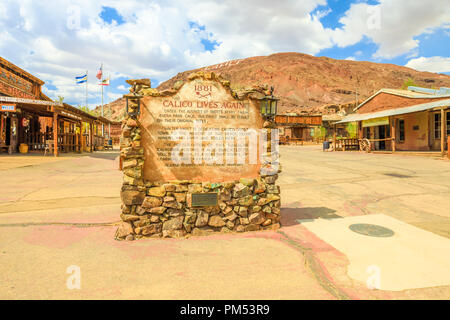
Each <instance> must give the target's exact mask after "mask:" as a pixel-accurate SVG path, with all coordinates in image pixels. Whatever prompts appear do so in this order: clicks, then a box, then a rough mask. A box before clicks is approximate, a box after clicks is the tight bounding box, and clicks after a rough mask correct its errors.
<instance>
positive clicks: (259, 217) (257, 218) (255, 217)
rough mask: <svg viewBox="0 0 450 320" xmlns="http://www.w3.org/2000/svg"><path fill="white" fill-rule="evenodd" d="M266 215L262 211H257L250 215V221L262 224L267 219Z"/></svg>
mask: <svg viewBox="0 0 450 320" xmlns="http://www.w3.org/2000/svg"><path fill="white" fill-rule="evenodd" d="M265 219H266V218H265V217H264V215H263V214H262V213H261V212H255V213H252V214H251V215H250V217H248V221H249V222H250V223H252V224H261V223H263V222H264V221H265Z"/></svg>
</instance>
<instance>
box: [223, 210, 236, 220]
mask: <svg viewBox="0 0 450 320" xmlns="http://www.w3.org/2000/svg"><path fill="white" fill-rule="evenodd" d="M237 218H238V215H237V214H236V213H234V212H233V213H232V214H230V215H228V216H225V220H229V221H234V220H236V219H237Z"/></svg>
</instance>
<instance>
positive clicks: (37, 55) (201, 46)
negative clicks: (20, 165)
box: [0, 0, 450, 108]
mask: <svg viewBox="0 0 450 320" xmlns="http://www.w3.org/2000/svg"><path fill="white" fill-rule="evenodd" d="M237 8H238V9H237ZM449 35H450V6H448V4H447V0H445V1H444V0H433V5H430V4H429V2H425V1H423V2H421V1H409V0H408V1H407V0H367V1H364V0H354V1H338V0H303V1H298V0H278V1H277V2H276V5H274V4H273V1H270V0H247V1H242V0H228V1H212V0H166V1H156V0H153V1H152V0H148V1H138V0H126V1H121V0H98V1H89V0H77V1H75V0H60V1H58V2H52V1H41V2H39V3H37V2H32V1H26V2H20V3H18V2H17V1H13V0H2V2H1V3H0V56H2V57H4V58H6V59H8V60H10V61H11V62H13V63H15V64H17V65H19V66H21V67H23V68H24V69H25V70H27V71H29V72H31V73H33V74H35V75H37V76H38V77H40V78H41V79H42V80H44V81H45V82H46V85H45V90H44V92H45V93H46V94H47V95H49V96H50V97H51V98H55V99H56V98H57V97H58V96H64V97H65V101H66V102H68V103H70V104H73V105H78V104H81V103H83V101H84V87H83V86H82V85H79V86H77V85H75V81H74V77H75V76H78V75H82V74H83V73H84V72H85V71H86V70H88V72H89V83H90V84H89V106H90V107H91V108H92V107H94V106H95V105H98V104H100V86H98V85H97V81H98V80H97V79H96V78H95V74H96V72H97V70H98V68H99V66H100V63H102V62H103V64H104V74H105V76H108V75H110V76H111V85H110V86H109V87H108V88H107V91H106V95H105V102H108V101H112V100H115V99H117V98H119V97H120V96H122V95H123V94H124V93H126V91H127V85H126V83H125V79H129V78H141V77H146V78H150V79H151V80H152V85H153V86H154V87H156V86H157V85H158V84H159V83H160V82H162V81H165V80H167V79H169V78H171V77H172V76H174V75H176V74H177V73H178V72H182V71H185V70H189V69H194V68H199V67H203V66H208V65H213V64H217V63H221V62H225V61H229V60H234V59H242V58H247V57H251V56H255V55H268V54H272V53H276V52H288V51H289V52H302V53H307V54H311V55H315V56H327V57H330V58H334V59H349V60H359V61H373V62H381V63H393V64H397V65H402V66H408V67H412V68H414V69H417V70H421V71H430V72H439V73H446V74H450V58H449V52H450V41H449Z"/></svg>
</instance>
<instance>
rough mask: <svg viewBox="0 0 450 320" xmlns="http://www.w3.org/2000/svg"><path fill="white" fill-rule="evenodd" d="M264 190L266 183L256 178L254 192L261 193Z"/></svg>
mask: <svg viewBox="0 0 450 320" xmlns="http://www.w3.org/2000/svg"><path fill="white" fill-rule="evenodd" d="M265 191H266V184H265V183H264V182H263V181H262V180H261V179H260V178H258V179H256V183H255V187H254V191H253V192H254V193H257V194H259V193H263V192H265Z"/></svg>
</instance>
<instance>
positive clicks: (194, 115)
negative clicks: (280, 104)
mask: <svg viewBox="0 0 450 320" xmlns="http://www.w3.org/2000/svg"><path fill="white" fill-rule="evenodd" d="M127 83H128V84H130V85H131V86H132V87H131V89H130V93H129V94H127V95H125V98H126V99H127V116H126V118H125V120H124V121H123V124H122V137H121V144H120V147H121V153H120V157H121V159H120V160H121V169H122V171H123V186H122V190H121V198H122V202H123V204H122V214H121V219H122V221H121V223H120V225H119V227H118V229H117V232H116V239H119V240H121V239H127V240H134V239H139V238H144V237H171V238H178V237H185V236H188V235H207V234H212V233H214V232H244V231H257V230H266V229H277V228H279V226H280V225H279V221H280V188H279V186H277V185H276V184H275V183H276V180H277V178H278V173H279V171H280V169H279V167H278V162H277V161H278V152H277V150H278V149H277V148H274V142H275V143H277V142H278V141H276V139H274V137H273V135H271V133H270V131H271V128H273V127H274V126H273V123H272V122H270V121H264V119H263V118H262V115H261V113H260V102H261V99H262V98H264V97H265V95H266V92H265V91H264V88H260V87H259V88H253V89H250V90H245V91H240V92H235V91H233V90H232V89H231V87H230V83H229V82H228V81H225V80H223V79H222V78H220V77H217V76H216V75H215V74H214V73H204V72H198V73H194V74H191V75H190V76H189V78H188V80H187V81H186V82H183V81H178V82H176V83H175V85H174V88H173V89H171V90H165V91H158V90H156V89H153V88H151V84H150V80H149V79H140V80H127ZM267 137H269V139H267ZM268 140H270V141H268ZM276 147H277V145H276Z"/></svg>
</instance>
